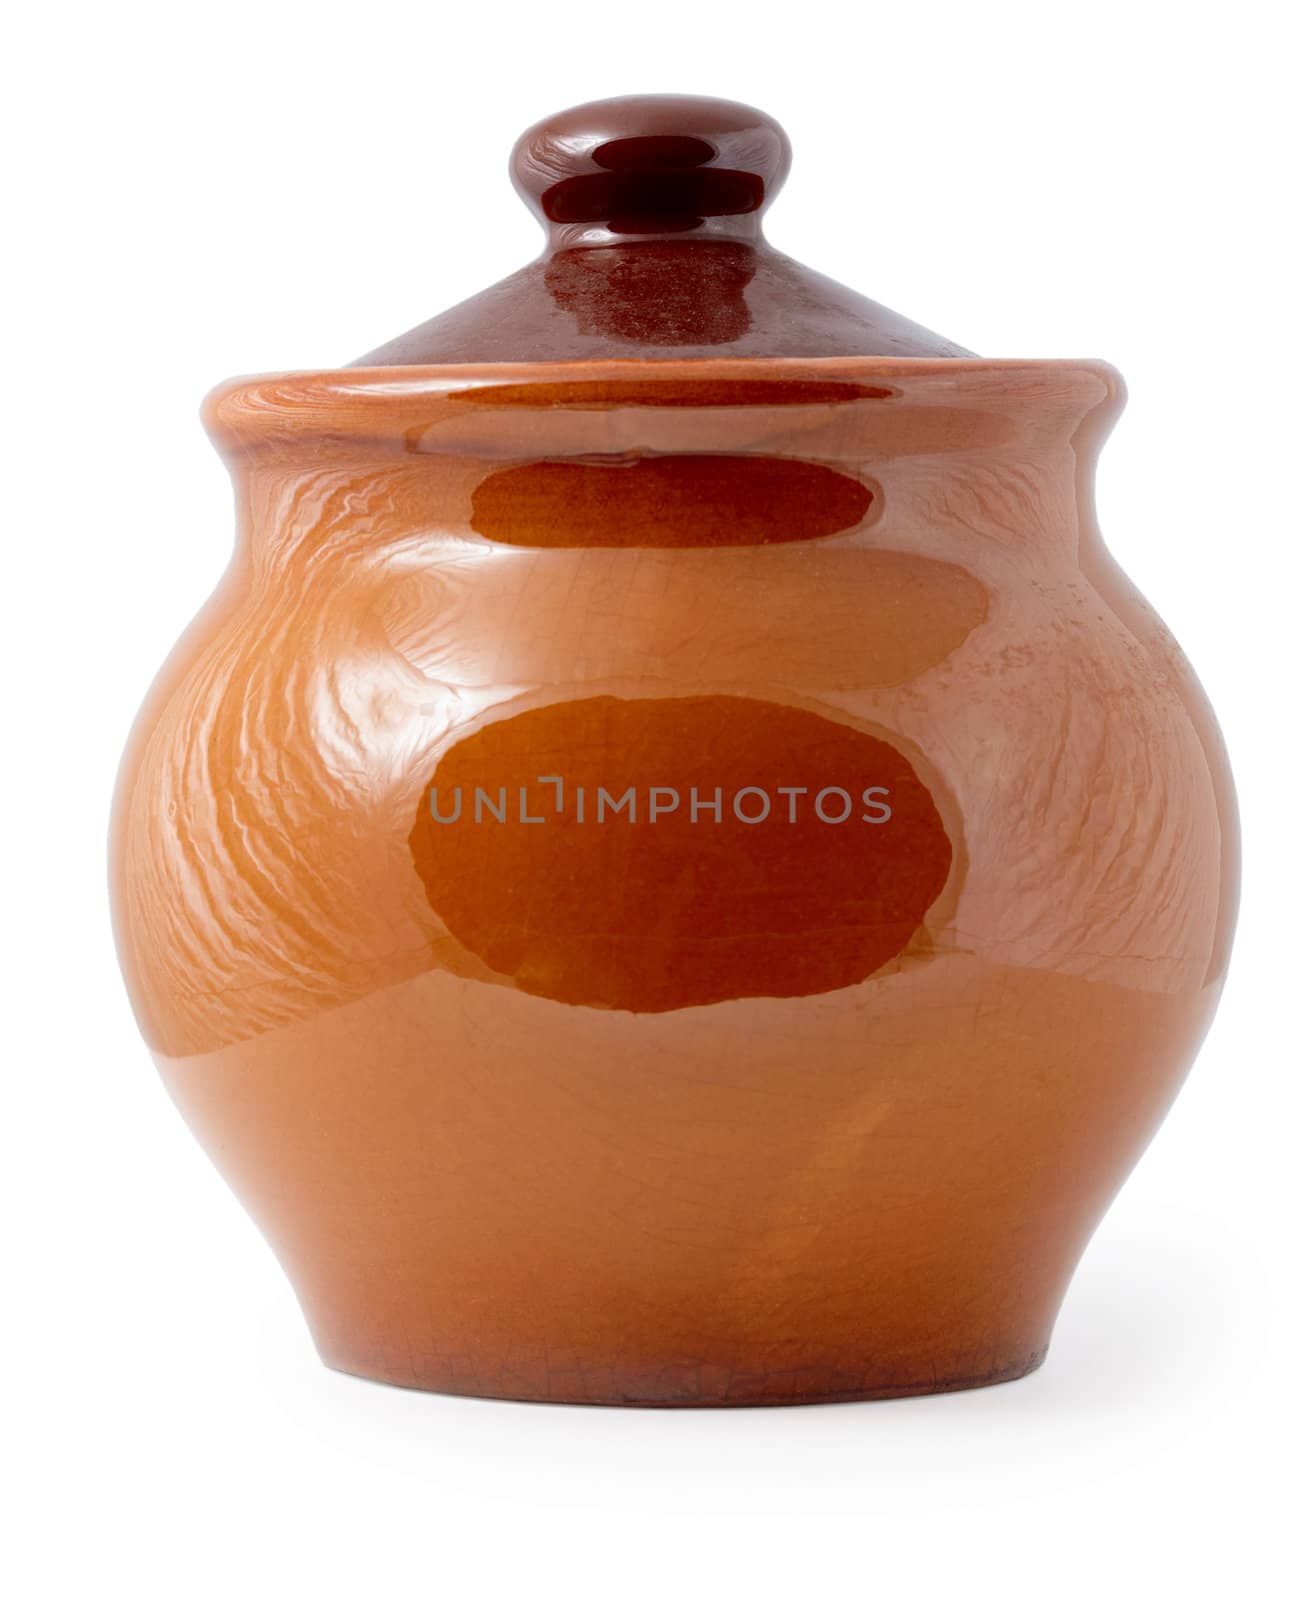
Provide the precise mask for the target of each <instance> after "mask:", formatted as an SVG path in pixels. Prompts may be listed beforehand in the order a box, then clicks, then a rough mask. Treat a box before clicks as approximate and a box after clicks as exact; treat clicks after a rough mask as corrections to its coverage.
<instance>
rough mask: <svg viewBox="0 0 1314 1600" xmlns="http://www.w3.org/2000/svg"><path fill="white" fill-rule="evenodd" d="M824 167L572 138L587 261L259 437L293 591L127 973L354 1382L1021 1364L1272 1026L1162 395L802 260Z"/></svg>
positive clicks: (214, 691)
mask: <svg viewBox="0 0 1314 1600" xmlns="http://www.w3.org/2000/svg"><path fill="white" fill-rule="evenodd" d="M786 150H787V147H786V145H785V143H784V139H783V135H781V134H780V133H779V130H778V129H777V128H776V126H775V124H774V123H771V122H770V120H769V119H766V118H763V117H762V116H761V114H760V113H752V112H748V111H747V110H746V109H745V108H742V107H735V106H727V105H726V104H724V103H722V102H714V101H713V102H694V101H679V100H661V99H659V100H649V101H639V102H619V103H616V102H613V103H604V104H603V105H601V106H595V107H586V108H581V110H580V111H578V112H575V113H571V114H569V115H568V116H567V117H563V118H559V119H554V120H553V121H551V122H550V123H548V124H545V125H542V126H540V128H538V129H535V130H531V133H530V134H529V135H527V136H526V139H525V140H524V141H522V145H521V147H520V152H519V162H518V173H519V181H520V182H521V186H522V188H524V189H525V190H526V192H527V193H528V194H529V195H530V196H531V198H533V199H534V200H535V201H536V202H537V203H541V204H542V205H543V208H544V211H545V215H546V217H547V220H548V222H549V224H550V226H551V230H552V231H551V236H550V244H549V250H548V252H547V254H546V255H545V256H544V257H543V259H542V260H541V261H539V262H537V263H535V264H534V265H533V266H532V267H531V268H527V269H525V271H524V272H523V273H521V274H518V275H516V277H515V278H512V279H509V280H507V283H506V284H503V285H499V286H497V288H495V289H493V290H490V291H487V293H486V294H485V295H484V296H480V297H476V300H475V301H472V302H468V303H467V304H466V306H464V307H459V308H457V310H456V311H454V312H449V313H447V314H445V316H444V317H440V318H438V319H435V321H434V322H433V323H430V324H427V325H426V326H425V327H424V328H422V329H419V330H416V331H415V332H414V333H413V334H410V335H406V336H403V338H402V339H400V340H398V341H395V342H394V344H393V345H392V346H388V347H385V349H384V350H383V351H381V352H378V353H377V354H376V356H374V357H371V358H369V363H370V364H368V365H366V366H363V367H357V368H352V369H340V370H337V371H328V372H322V373H312V374H294V375H287V376H280V377H273V378H267V379H258V380H254V381H243V382H239V383H235V384H231V385H229V386H227V387H226V388H223V389H221V390H219V391H218V392H217V393H216V394H215V395H214V396H212V397H211V399H210V401H209V404H208V410H207V422H208V425H209V427H210V430H211V433H212V435H213V437H214V438H215V440H216V442H217V444H218V446H219V448H220V450H221V451H222V452H223V454H224V456H225V458H226V460H227V461H228V463H229V466H230V468H231V470H232V474H233V478H234V482H235V485H236V491H237V500H238V507H239V532H238V544H237V552H236V555H235V557H234V560H233V563H232V565H231V567H230V568H229V571H228V573H227V574H226V576H225V577H224V580H223V582H222V583H221V585H220V587H219V589H218V591H217V593H216V594H215V596H214V597H213V599H212V600H211V601H210V603H209V604H208V606H207V607H206V608H205V610H204V611H203V613H202V614H201V616H200V617H199V618H198V619H197V621H196V622H195V623H194V624H193V626H192V628H191V629H190V631H189V632H188V633H187V635H186V636H185V637H184V639H183V641H182V642H181V643H180V645H179V646H178V648H177V650H176V651H175V653H174V655H173V657H172V658H171V660H170V661H169V663H168V664H167V666H166V667H165V669H164V670H163V672H162V674H161V676H160V678H159V680H158V681H157V683H156V685H155V688H154V690H153V692H152V694H151V697H150V699H149V701H148V704H147V706H146V708H145V710H144V711H143V713H142V717H141V719H140V722H139V724H138V728H137V730H136V733H135V735H134V738H133V741H132V744H131V747H130V749H129V752H128V755H127V757H126V759H125V764H124V768H123V774H122V779H121V785H120V792H119V803H118V809H117V819H116V829H115V844H114V860H113V878H114V891H115V903H116V912H117V919H118V928H119V936H120V947H121V954H122V960H123V965H124V970H125V973H126V976H127V981H128V985H129V988H130V990H131V993H132V997H133V1001H134V1004H135V1007H136V1010H137V1014H138V1017H139V1019H140V1022H141V1026H142V1029H143V1032H144V1033H145V1035H146V1037H147V1039H148V1041H149V1043H150V1046H151V1048H152V1050H153V1051H154V1053H155V1057H156V1060H157V1062H158V1064H159V1067H160V1070H161V1072H162V1073H163V1075H164V1079H165V1082H166V1083H167V1085H168V1087H169V1090H170V1092H171V1093H172V1095H173V1096H174V1098H175V1100H176V1101H177V1103H178V1105H179V1106H180V1108H181V1109H182V1112H183V1114H184V1116H185V1117H186V1118H187V1120H188V1122H189V1123H190V1124H191V1126H192V1127H193V1129H194V1130H195V1132H196V1134H197V1136H198V1138H199V1139H200V1140H201V1142H202V1143H203V1144H204V1145H205V1147H206V1148H207V1149H208V1150H209V1152H210V1153H211V1155H212V1157H213V1158H214V1160H215V1161H216V1162H217V1163H218V1165H219V1167H220V1168H221V1170H222V1171H223V1172H224V1174H225V1175H226V1176H227V1177H228V1179H229V1180H230V1181H231V1183H232V1185H233V1187H234V1188H235V1189H236V1190H237V1192H238V1194H239V1195H240V1196H241V1198H242V1200H243V1202H244V1203H245V1205H246V1206H247V1207H248V1209H249V1210H250V1212H251V1214H252V1215H253V1216H254V1218H255V1219H256V1221H257V1222H258V1223H259V1225H260V1227H261V1228H262V1229H263V1230H264V1232H265V1234H266V1236H267V1237H268V1238H269V1240H270V1242H271V1243H272V1245H273V1247H274V1249H275V1250H276V1251H277V1253H278V1255H279V1258H280V1260H281V1261H282V1262H283V1264H284V1266H285V1267H286V1269H287V1271H288V1273H289V1275H290V1277H291V1278H292V1280H293V1282H294V1284H295V1286H296V1289H297V1292H298V1294H299V1296H300V1299H301V1302H302V1305H303V1306H304V1308H305V1312H306V1315H307V1317H308V1319H309V1321H310V1324H311V1327H312V1330H313V1332H314V1336H315V1339H316V1341H317V1344H318V1346H319V1349H320V1351H321V1353H322V1355H323V1357H324V1359H325V1360H326V1361H327V1362H328V1363H329V1364H331V1365H332V1366H335V1367H340V1368H342V1369H344V1370H347V1371H351V1372H356V1373H361V1374H365V1375H368V1376H372V1377H377V1378H383V1379H387V1380H389V1381H391V1382H395V1383H401V1384H409V1385H416V1386H419V1387H424V1388H433V1389H441V1390H447V1391H451V1392H455V1393H463V1394H479V1395H494V1396H504V1397H519V1398H533V1399H553V1400H572V1401H596V1402H612V1403H620V1402H626V1403H635V1404H648V1405H725V1404H753V1403H778V1402H789V1401H804V1400H826V1399H842V1398H853V1397H860V1396H880V1395H899V1394H915V1393H923V1392H927V1391H933V1390H942V1389H952V1388H962V1387H967V1386H971V1385H976V1384H985V1383H991V1382H996V1381H999V1380H1002V1379H1007V1378H1013V1377H1018V1376H1020V1375H1021V1374H1023V1373H1025V1372H1028V1371H1030V1370H1031V1369H1032V1368H1033V1367H1035V1366H1036V1365H1037V1364H1038V1363H1039V1362H1040V1360H1041V1359H1042V1358H1043V1356H1044V1353H1045V1348H1046V1344H1047V1342H1048V1339H1049V1335H1050V1329H1051V1325H1052V1323H1053V1321H1054V1317H1055V1314H1056V1312H1057V1309H1058V1306H1059V1302H1060V1299H1061V1297H1062V1294H1063V1291H1064V1288H1065V1285H1066V1283H1067V1281H1068V1278H1069V1275H1070V1274H1071V1272H1072V1270H1073V1268H1074V1266H1075V1264H1076V1262H1077V1259H1078V1257H1079V1256H1080V1254H1081V1251H1082V1249H1083V1247H1084V1245H1085V1243H1086V1241H1087V1239H1088V1237H1089V1236H1090V1233H1091V1231H1092V1229H1093V1228H1094V1226H1095V1224H1096V1223H1097V1221H1098V1219H1099V1217H1100V1215H1101V1213H1102V1211H1103V1210H1104V1208H1105V1207H1106V1206H1107V1205H1108V1203H1109V1200H1110V1198H1111V1197H1112V1195H1113V1194H1114V1192H1115V1191H1116V1189H1117V1187H1118V1185H1119V1184H1120V1183H1121V1182H1122V1180H1123V1178H1124V1177H1125V1175H1126V1174H1127V1172H1128V1170H1129V1169H1130V1167H1131V1165H1132V1163H1133V1162H1134V1161H1135V1159H1136V1157H1137V1155H1138V1154H1139V1152H1140V1151H1141V1149H1142V1148H1143V1146H1144V1144H1145V1142H1146V1140H1147V1139H1148V1138H1149V1136H1150V1134H1151V1133H1152V1131H1153V1129H1154V1127H1155V1125H1156V1124H1157V1122H1158V1120H1159V1118H1160V1117H1161V1116H1162V1114H1163V1112H1164V1110H1165V1108H1166V1107H1167V1106H1168V1104H1169V1102H1170V1101H1171V1099H1172V1097H1173V1094H1174V1093H1175V1091H1176V1089H1177V1087H1178V1085H1179V1083H1180V1081H1181V1079H1182V1076H1183V1074H1184V1072H1185V1071H1186V1069H1187V1067H1188V1065H1189V1063H1190V1060H1191V1057H1192V1055H1193V1054H1194V1052H1195V1050H1196V1047H1197V1045H1198V1044H1199V1041H1200V1039H1201V1037H1202V1035H1203V1032H1204V1030H1205V1028H1206V1026H1207V1025H1208V1022H1209V1019H1210V1016H1211V1013H1212V1011H1213V1009H1214V1006H1215V1003H1216V1000H1217V997H1218V991H1219V986H1220V984H1221V981H1222V977H1223V972H1224V968H1225V965H1226V960H1227V951H1228V943H1229V938H1230V933H1231V927H1232V921H1233V913H1234V899H1235V890H1234V878H1235V831H1234V821H1233V802H1232V795H1231V789H1230V783H1229V778H1228V774H1227V767H1226V761H1225V758H1224V755H1223V753H1222V749H1221V746H1220V744H1219V740H1218V735H1217V733H1216V730H1215V727H1214V723H1213V720H1212V718H1211V716H1210V713H1209V710H1208V707H1207V705H1206V703H1205V701H1204V698H1203V695H1202V694H1201V691H1200V689H1199V688H1198V686H1197V684H1196V682H1195V680H1194V678H1193V677H1192V676H1191V674H1190V671H1189V669H1188V668H1187V666H1186V665H1185V663H1184V662H1183V660H1182V657H1181V655H1180V652H1179V651H1178V650H1177V648H1176V646H1175V645H1174V644H1173V642H1172V640H1171V639H1170V637H1169V636H1168V634H1167V632H1166V631H1165V629H1164V628H1163V626H1162V624H1161V623H1160V622H1159V621H1158V620H1157V618H1156V617H1155V615H1154V614H1153V612H1152V611H1151V610H1150V609H1149V607H1148V606H1147V605H1146V604H1145V602H1144V601H1143V600H1142V599H1141V598H1140V596H1139V595H1138V594H1137V593H1136V591H1135V590H1134V589H1133V588H1132V586H1131V585H1130V583H1129V582H1128V581H1127V579H1126V578H1125V577H1124V576H1123V574H1122V572H1121V571H1120V570H1119V569H1118V567H1117V566H1116V565H1115V564H1114V563H1113V561H1112V560H1111V559H1110V557H1109V555H1108V552H1107V551H1106V549H1105V547H1104V544H1103V542H1102V540H1101V538H1100V535H1099V532H1098V530H1097V527H1096V524H1095V519H1094V514H1093V510H1092V499H1091V478H1092V473H1093V469H1094V463H1095V457H1096V453H1097V450H1098V447H1099V445H1100V442H1101V440H1102V439H1103V437H1104V435H1105V433H1106V432H1107V430H1108V428H1109V426H1110V425H1111V423H1112V421H1113V419H1114V417H1115V416H1116V414H1117V411H1118V409H1119V406H1120V404H1121V385H1120V382H1119V380H1118V378H1117V376H1116V374H1115V373H1114V372H1113V371H1112V370H1111V369H1110V368H1108V367H1105V366H1103V365H1101V364H1098V363H1093V362H1035V361H986V360H979V359H976V358H973V357H968V356H966V355H962V354H955V353H954V352H955V351H956V350H957V347H956V346H953V345H951V344H948V343H947V341H943V340H940V339H938V337H937V336H935V335H932V334H929V333H927V332H926V331H925V330H922V329H918V328H916V327H914V326H913V325H912V324H909V323H907V322H905V321H904V320H903V319H902V318H898V317H896V316H895V315H894V314H893V313H890V312H887V311H885V310H883V308H880V307H877V306H874V305H872V303H871V302H867V301H863V300H861V299H860V298H859V297H857V296H854V295H852V294H850V293H849V292H848V291H843V290H840V289H839V288H838V287H837V286H835V285H831V284H829V283H828V281H827V280H825V279H820V278H818V277H817V276H816V275H815V274H810V273H808V272H807V271H806V269H804V268H801V267H799V266H798V265H797V264H796V263H792V262H789V261H787V259H786V258H784V257H781V256H778V255H777V254H776V253H775V252H772V251H770V250H769V249H768V248H767V247H766V246H765V245H763V244H762V243H761V242H760V239H759V238H758V236H757V231H756V230H757V221H758V216H757V214H758V212H760V209H761V207H762V205H763V204H764V203H765V201H766V199H768V198H769V195H770V191H771V189H772V188H773V187H774V184H775V183H776V182H777V181H778V179H779V177H780V176H781V175H782V174H783V170H784V166H785V164H786ZM595 179H596V180H597V181H596V182H595V181H594V180H595ZM791 308H792V309H791ZM509 340H518V341H519V343H520V346H521V355H520V357H519V359H516V360H510V359H508V354H509V352H508V351H507V350H506V349H505V348H504V345H505V344H506V342H507V341H509Z"/></svg>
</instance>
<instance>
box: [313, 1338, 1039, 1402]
mask: <svg viewBox="0 0 1314 1600" xmlns="http://www.w3.org/2000/svg"><path fill="white" fill-rule="evenodd" d="M1047 1353H1048V1347H1047V1346H1042V1347H1041V1348H1040V1349H1038V1350H1031V1351H1028V1352H1027V1353H1026V1354H1025V1355H1022V1356H1019V1357H1015V1358H1012V1359H1009V1360H1007V1361H1001V1362H1000V1364H999V1365H997V1366H995V1367H992V1368H989V1369H987V1370H984V1371H979V1370H978V1371H966V1372H953V1371H951V1372H949V1373H948V1374H940V1373H933V1374H932V1375H931V1376H929V1377H924V1378H921V1379H910V1378H906V1377H905V1378H902V1379H897V1380H896V1379H892V1378H889V1379H887V1380H885V1381H882V1380H881V1379H880V1378H879V1377H874V1378H870V1379H860V1380H858V1381H852V1379H851V1377H850V1376H849V1375H846V1374H844V1373H838V1372H835V1371H831V1370H818V1369H811V1370H807V1369H805V1370H803V1371H798V1372H772V1373H759V1374H752V1373H743V1372H735V1373H731V1372H728V1371H726V1370H725V1369H723V1368H717V1367H711V1366H697V1367H682V1368H678V1369H672V1370H668V1371H666V1372H660V1373H656V1374H653V1375H652V1376H650V1377H649V1378H647V1379H642V1378H638V1377H636V1378H635V1379H633V1380H630V1381H626V1380H624V1379H621V1380H619V1381H618V1380H617V1378H616V1376H614V1375H612V1374H608V1373H604V1372H594V1373H588V1372H584V1371H579V1370H575V1371H562V1372H557V1373H551V1374H547V1375H544V1379H543V1381H541V1382H534V1381H526V1378H525V1377H521V1376H519V1375H516V1376H512V1375H508V1376H507V1378H506V1379H505V1380H499V1379H498V1378H496V1377H494V1376H491V1375H490V1376H488V1377H483V1378H481V1377H476V1376H473V1375H471V1376H469V1377H462V1376H460V1375H458V1374H457V1373H455V1372H454V1371H453V1370H452V1368H451V1365H450V1364H449V1363H444V1364H443V1368H442V1370H439V1369H437V1368H434V1369H433V1370H428V1369H427V1368H426V1367H425V1365H424V1364H423V1363H419V1364H415V1365H411V1364H409V1363H406V1364H403V1363H401V1362H398V1361H390V1360H388V1359H387V1358H386V1357H381V1356H376V1357H373V1358H367V1359H361V1358H360V1357H359V1356H357V1355H353V1354H351V1353H350V1352H348V1351H346V1350H342V1349H326V1348H324V1347H323V1345H321V1346H320V1347H319V1354H320V1359H321V1360H322V1361H323V1363H324V1365H325V1366H326V1367H328V1368H329V1369H330V1370H331V1371H334V1372H341V1373H344V1374H345V1375H346V1376H348V1377H353V1378H364V1379H367V1380H369V1381H370V1382H373V1383H386V1384H389V1385H391V1386H392V1387H394V1388H399V1389H420V1390H424V1391H426V1392H428V1393H430V1394H445V1395H454V1396H459V1397H461V1398H465V1399H475V1400H516V1401H522V1402H530V1403H535V1404H548V1405H591V1406H636V1407H641V1408H644V1409H647V1410H712V1409H717V1408H725V1409H739V1408H747V1407H751V1406H808V1405H833V1404H841V1403H849V1402H853V1401H858V1400H908V1399H912V1398H914V1397H915V1396H918V1395H932V1394H952V1393H954V1392H956V1391H959V1390H964V1389H987V1388H992V1387H993V1386H995V1385H996V1384H1001V1383H1012V1382H1014V1381H1016V1380H1017V1379H1018V1378H1025V1377H1026V1376H1027V1375H1028V1374H1029V1373H1032V1372H1035V1371H1036V1370H1037V1369H1038V1368H1039V1367H1040V1366H1041V1365H1043V1363H1044V1360H1045V1356H1046V1354H1047Z"/></svg>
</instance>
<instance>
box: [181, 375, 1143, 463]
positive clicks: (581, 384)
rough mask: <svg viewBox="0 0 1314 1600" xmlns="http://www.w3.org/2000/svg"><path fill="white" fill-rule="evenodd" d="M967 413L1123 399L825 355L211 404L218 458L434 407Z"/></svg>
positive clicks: (422, 380)
mask: <svg viewBox="0 0 1314 1600" xmlns="http://www.w3.org/2000/svg"><path fill="white" fill-rule="evenodd" d="M954 397H970V399H971V402H972V406H973V407H974V408H976V407H984V408H986V409H999V410H1008V411H1021V410H1029V409H1033V408H1034V409H1035V410H1036V411H1037V412H1039V413H1042V414H1043V413H1048V414H1049V415H1050V416H1051V417H1053V416H1054V415H1055V414H1056V413H1059V414H1063V415H1066V416H1070V417H1072V418H1073V420H1074V422H1075V421H1077V420H1079V419H1080V418H1082V417H1085V416H1087V415H1089V413H1090V412H1091V411H1094V410H1098V411H1100V412H1101V413H1103V415H1104V418H1105V420H1106V425H1109V424H1111V423H1112V421H1113V419H1114V418H1115V417H1116V416H1117V414H1118V412H1119V411H1120V410H1121V409H1122V405H1123V403H1124V401H1125V398H1126V385H1125V383H1124V381H1123V379H1122V376H1121V374H1120V373H1119V372H1118V371H1117V369H1116V368H1115V367H1113V366H1111V365H1110V364H1109V363H1108V362H1106V361H1101V360H1098V359H1093V358H1092V359H1075V360H1054V359H1030V358H1018V359H1008V360H991V359H985V358H982V357H960V356H954V357H934V358H932V357H915V358H913V357H909V358H906V359H893V358H890V357H886V356H819V357H798V356H781V357H737V358H735V357H727V358H720V357H718V358H714V359H707V358H694V359H680V358H672V359H670V360H667V359H661V360H649V359H642V358H634V357H625V358H618V359H607V360H587V361H558V362H551V361H525V362H471V363H469V364H465V365H441V366H388V367H335V368H327V369H314V368H311V369H305V370H291V371H286V372H272V373H264V374H256V375H251V376H243V377H236V378H230V379H228V380H226V381H225V382H223V383H221V384H219V385H218V386H217V387H216V388H214V389H212V390H211V391H210V393H209V394H208V395H207V396H206V398H205V401H204V403H203V405H202V412H201V414H202V418H203V420H204V423H205V427H206V430H207V432H208V433H209V434H210V436H211V438H212V439H213V440H214V441H215V443H216V445H217V446H219V448H220V449H221V450H227V449H230V448H241V447H242V446H244V445H249V444H252V443H255V442H257V441H260V440H262V439H269V438H271V437H277V438H279V439H282V440H284V441H290V440H291V439H292V438H293V437H297V436H301V437H305V436H313V435H319V436H324V435H329V436H344V437H349V436H354V435H362V436H364V435H377V434H378V433H379V432H380V430H381V429H385V430H386V431H388V432H394V431H395V430H397V429H405V428H407V427H409V426H413V425H415V424H416V423H419V422H421V421H424V422H428V423H432V422H433V421H434V420H435V415H434V406H435V404H436V403H437V404H439V405H442V406H446V405H449V404H451V405H455V406H456V407H459V409H460V411H461V412H462V413H463V414H465V415H466V416H469V415H471V414H473V413H474V412H475V411H476V410H477V411H478V412H479V413H481V414H483V415H484V416H485V417H488V418H490V420H491V417H492V416H493V415H496V414H497V413H498V412H503V413H504V414H505V413H511V414H513V415H514V414H515V413H517V412H518V413H519V414H520V415H521V416H524V415H525V413H526V412H533V411H537V412H539V413H540V414H541V413H542V412H544V411H558V410H567V411H588V410H593V411H597V410H613V409H623V408H629V407H646V408H652V409H656V410H676V409H693V408H706V409H709V410H719V411H722V412H724V411H727V410H732V411H733V410H741V409H751V408H753V407H757V406H772V407H776V408H784V407H788V408H790V409H793V408H794V407H798V406H818V405H819V406H823V407H825V408H827V410H828V411H830V412H834V411H836V410H839V409H841V408H843V407H844V406H846V405H849V404H852V403H855V402H867V401H874V402H886V403H888V402H891V401H895V402H906V403H909V404H913V405H918V404H924V405H936V406H945V405H947V404H952V401H953V399H954Z"/></svg>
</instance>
